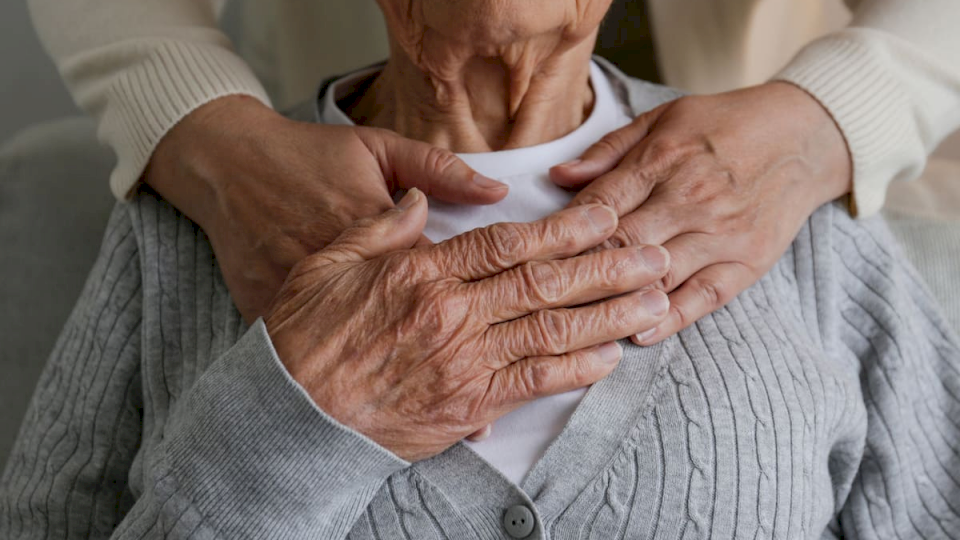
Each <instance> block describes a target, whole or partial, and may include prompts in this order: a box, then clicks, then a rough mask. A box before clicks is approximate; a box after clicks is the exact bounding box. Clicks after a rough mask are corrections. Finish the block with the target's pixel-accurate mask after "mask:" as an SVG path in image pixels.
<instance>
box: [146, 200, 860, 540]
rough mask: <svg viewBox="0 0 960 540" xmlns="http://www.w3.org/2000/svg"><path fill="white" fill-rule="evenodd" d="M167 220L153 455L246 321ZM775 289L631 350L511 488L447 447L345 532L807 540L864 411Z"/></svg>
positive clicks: (150, 299)
mask: <svg viewBox="0 0 960 540" xmlns="http://www.w3.org/2000/svg"><path fill="white" fill-rule="evenodd" d="M161 227H169V228H170V230H169V231H167V232H165V233H164V234H163V235H161V236H158V237H164V238H176V239H177V240H176V241H175V242H164V243H163V245H160V246H158V248H157V249H155V250H153V251H152V253H155V260H150V261H144V297H145V319H149V320H145V322H146V324H145V328H146V330H145V334H144V360H143V364H144V365H143V369H144V370H145V371H146V372H148V373H150V374H151V375H150V376H147V377H145V379H144V380H145V381H149V382H148V384H149V385H151V386H152V387H151V388H147V389H145V393H146V394H147V395H149V396H150V400H148V402H147V405H146V407H145V411H144V433H143V436H144V444H143V447H142V450H141V451H142V452H143V453H145V455H143V456H141V457H144V458H147V459H148V460H149V459H150V455H151V454H153V453H154V452H155V450H156V448H157V446H158V445H159V443H160V442H161V441H162V439H163V432H164V431H165V430H166V429H167V428H168V427H169V426H168V425H167V424H168V419H169V418H170V417H171V416H174V415H173V414H172V413H173V411H175V409H176V407H177V406H178V405H179V403H180V398H181V397H182V395H183V394H184V393H185V392H187V391H189V388H190V387H192V385H193V384H194V382H195V381H196V378H197V377H199V376H200V374H202V373H203V371H204V370H205V369H206V366H207V365H209V363H211V362H213V361H214V360H216V359H217V358H218V357H220V356H221V355H222V354H223V353H224V352H226V351H227V350H228V349H229V348H230V347H231V346H232V345H233V343H235V342H236V340H237V339H239V337H240V336H241V335H242V334H243V330H244V325H243V323H242V321H241V320H240V318H239V316H238V315H237V313H236V310H235V309H234V308H233V305H232V302H231V301H230V298H229V294H228V292H227V289H226V287H225V286H224V284H223V280H222V277H221V275H220V273H219V271H218V270H217V267H216V262H215V260H214V259H213V255H212V253H211V251H210V248H209V245H208V244H207V243H206V239H205V238H204V237H203V235H202V233H200V232H198V231H196V230H195V228H193V227H191V225H190V224H189V222H186V220H183V219H179V220H170V221H169V223H164V224H163V225H161ZM171 275H175V276H176V279H172V278H171V277H170V276H171ZM784 289H785V287H784V284H783V283H780V282H776V283H775V282H774V281H773V279H772V278H770V279H765V280H764V282H761V284H760V285H758V287H756V288H754V289H751V290H750V291H748V292H747V293H745V294H744V295H741V297H739V298H737V299H736V300H735V301H734V302H732V303H731V304H730V305H729V306H728V307H727V308H725V309H723V310H721V311H719V312H717V313H715V314H714V315H712V316H710V317H707V318H706V319H704V320H702V321H701V322H699V323H697V325H696V327H695V328H692V329H690V330H688V331H686V332H684V333H682V334H681V335H680V336H678V337H676V338H673V339H671V340H669V341H668V342H666V343H665V344H664V345H662V346H657V347H650V348H639V347H635V346H633V345H626V346H625V349H626V354H625V358H624V360H623V362H622V363H621V365H620V367H619V368H618V369H617V371H616V372H615V373H614V374H613V375H611V376H610V377H609V378H608V379H606V380H604V381H602V382H601V383H599V384H597V385H594V387H593V388H591V389H590V391H589V392H588V393H587V395H586V397H585V398H584V400H583V401H582V402H581V403H580V405H579V406H578V408H577V410H576V412H575V413H574V415H573V417H572V418H571V419H570V421H569V422H568V423H567V425H566V427H565V428H564V431H563V432H562V433H561V435H560V436H559V437H558V438H557V439H556V440H555V441H554V442H553V443H552V444H551V445H550V447H549V448H548V449H547V451H546V453H545V454H544V455H543V457H542V458H541V459H540V460H539V461H538V462H537V463H536V464H535V465H534V467H533V468H532V469H531V471H530V472H529V474H528V475H527V477H526V478H525V479H524V481H523V482H522V483H521V485H520V486H517V485H514V484H512V483H510V482H509V481H507V480H506V479H505V478H504V477H503V476H502V475H501V474H500V473H499V472H498V471H497V470H496V469H495V468H494V467H492V466H491V465H489V464H488V463H486V462H485V461H484V460H483V459H482V458H480V457H479V456H478V455H476V454H475V453H473V452H472V451H471V450H470V449H469V448H467V447H466V445H464V444H459V445H456V446H454V447H453V448H451V449H449V450H447V451H446V452H444V453H443V454H440V455H439V456H436V457H434V458H432V459H429V460H426V461H423V462H419V463H417V464H415V465H414V466H413V467H411V468H410V469H408V470H405V471H403V472H401V473H398V474H396V475H394V476H393V477H391V478H390V479H389V481H388V482H387V483H386V484H385V485H384V486H383V487H382V489H381V490H380V491H379V492H378V493H377V494H376V495H375V496H374V497H373V499H372V501H371V502H370V504H369V506H367V507H366V508H365V509H364V510H363V511H362V512H361V514H360V518H359V520H358V521H357V523H356V524H355V527H354V529H353V533H352V536H351V537H352V538H407V537H411V538H422V537H431V535H434V536H436V537H438V538H447V537H449V538H510V537H511V536H510V535H509V533H508V532H507V530H506V529H505V528H504V522H503V519H504V516H506V515H508V514H507V512H508V511H510V510H511V509H514V511H515V512H516V511H520V510H518V509H525V510H524V511H526V512H528V513H529V516H530V517H531V519H533V520H534V523H535V529H534V531H533V533H532V534H533V536H530V537H531V538H536V537H538V535H540V536H539V537H545V538H567V537H571V538H579V537H584V538H587V537H597V538H608V537H618V536H619V535H624V537H626V538H634V537H652V538H658V537H663V538H667V537H670V538H672V537H678V536H680V535H693V536H694V537H711V538H739V537H746V536H747V535H749V536H751V537H752V536H754V535H759V536H760V537H777V538H792V537H806V536H809V535H814V534H816V535H819V534H820V532H822V530H823V527H824V526H825V523H826V521H827V520H829V518H830V516H832V515H833V513H834V507H835V501H834V485H835V484H836V482H837V478H836V477H837V471H835V470H831V468H830V467H831V466H833V464H831V460H830V453H831V451H832V449H833V448H834V447H835V446H836V444H837V442H838V440H839V439H841V438H847V439H851V440H853V441H854V442H856V441H858V440H860V441H862V437H863V433H862V429H863V428H862V427H860V426H863V425H865V421H861V420H863V414H864V413H863V408H862V405H860V403H861V400H860V399H859V386H858V384H857V380H856V377H855V374H851V373H848V372H846V371H844V370H841V369H837V368H836V367H835V366H834V364H833V363H832V362H831V361H830V359H828V358H825V357H824V354H823V353H822V351H820V350H819V349H818V347H817V346H815V345H814V343H813V341H812V340H810V339H809V338H807V334H806V331H805V329H804V327H803V323H802V321H800V319H799V317H798V316H797V315H796V314H794V313H792V312H791V311H790V310H789V309H784V307H783V306H784V305H785V304H790V303H791V302H793V301H794V299H792V298H789V297H788V296H789V293H783V290H784ZM151 313H155V314H156V316H152V315H150V314H151ZM494 436H496V435H494ZM850 470H851V471H852V470H854V469H850ZM831 473H833V476H831ZM845 474H849V471H846V472H843V471H842V474H841V475H840V476H844V475H845ZM509 515H510V516H513V515H514V514H509ZM524 515H527V514H524ZM418 531H419V532H418ZM429 531H434V532H430V533H428V532H429Z"/></svg>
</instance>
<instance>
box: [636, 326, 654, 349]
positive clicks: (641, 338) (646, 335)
mask: <svg viewBox="0 0 960 540" xmlns="http://www.w3.org/2000/svg"><path fill="white" fill-rule="evenodd" d="M655 335H657V327H656V326H654V327H653V328H651V329H649V330H647V331H646V332H640V333H639V334H637V335H635V336H633V342H634V343H636V344H637V345H643V344H644V342H645V341H647V340H648V339H650V338H652V337H653V336H655Z"/></svg>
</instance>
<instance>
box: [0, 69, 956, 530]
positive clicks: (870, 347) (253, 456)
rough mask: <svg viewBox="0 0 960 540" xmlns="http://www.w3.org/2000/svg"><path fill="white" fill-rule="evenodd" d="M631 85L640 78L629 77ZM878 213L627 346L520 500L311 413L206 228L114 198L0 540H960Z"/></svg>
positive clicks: (806, 231) (155, 204) (918, 323)
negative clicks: (694, 319) (236, 302)
mask: <svg viewBox="0 0 960 540" xmlns="http://www.w3.org/2000/svg"><path fill="white" fill-rule="evenodd" d="M635 88H637V87H635ZM904 260H905V258H904V257H903V256H902V255H901V253H900V250H899V248H898V246H897V245H896V244H895V242H894V241H893V240H892V238H891V236H890V234H889V232H888V231H887V229H886V226H885V224H884V223H883V222H882V221H881V220H880V219H867V220H861V221H859V222H855V221H853V220H851V218H850V217H849V215H848V214H847V212H846V210H844V209H843V208H842V207H840V206H839V205H828V206H825V207H823V208H821V209H820V210H818V211H817V212H816V213H815V214H814V215H813V216H812V217H811V219H810V220H809V222H808V223H807V225H806V226H805V227H804V228H803V229H802V230H801V231H800V233H799V235H798V236H797V238H796V240H795V242H794V243H793V245H792V248H791V249H790V250H789V252H788V253H787V254H786V255H785V256H784V257H783V258H782V259H781V260H780V261H779V263H778V264H777V265H776V267H775V268H774V269H773V270H772V271H771V272H770V273H769V274H768V275H766V276H765V277H764V278H763V279H761V281H760V282H759V283H757V284H756V285H755V286H754V287H752V288H750V289H749V290H747V291H746V292H744V293H743V294H741V295H740V296H738V297H737V298H736V299H735V300H734V301H733V302H731V303H730V304H729V305H728V306H726V307H725V308H723V309H721V310H719V311H717V312H716V313H714V314H712V315H710V316H708V317H706V318H704V319H703V320H701V321H700V322H698V323H697V324H696V325H695V326H693V327H691V328H689V329H687V330H685V331H684V332H682V333H681V334H680V335H678V336H675V337H673V338H671V339H669V340H667V341H666V342H665V343H663V344H661V345H658V346H655V347H649V348H640V347H636V346H633V345H631V344H625V345H624V347H625V357H624V359H623V361H622V362H621V364H620V366H619V367H618V368H617V370H616V371H615V372H614V373H613V374H612V375H611V376H609V377H608V378H607V379H605V380H603V381H601V382H600V383H598V384H596V385H594V386H593V387H592V388H591V389H590V391H589V392H588V393H587V395H586V397H585V398H584V400H583V402H582V403H581V404H580V406H579V407H578V409H577V411H576V413H575V414H574V415H573V417H572V418H571V420H570V422H569V423H568V424H567V426H566V428H565V430H564V432H563V433H562V434H561V435H560V437H559V438H558V439H557V440H556V441H555V442H554V443H553V444H552V445H551V446H550V447H549V449H548V450H547V452H546V454H545V455H544V456H543V458H542V459H541V460H540V461H539V462H538V463H537V464H536V465H535V466H534V467H533V469H532V470H531V471H530V473H529V474H528V476H527V477H526V478H525V479H524V481H523V483H522V484H521V485H520V486H517V485H514V484H511V483H510V482H509V481H507V480H506V479H504V478H503V477H502V476H501V475H500V474H499V473H498V472H497V471H496V470H495V469H493V468H492V467H491V466H489V465H487V464H486V462H484V461H483V460H482V459H480V458H479V457H478V456H476V455H475V454H473V453H472V451H471V450H469V448H467V447H466V446H465V445H462V444H458V445H455V446H454V447H452V448H450V449H448V450H447V451H446V452H444V453H442V454H440V455H439V456H436V457H434V458H432V459H429V460H425V461H421V462H418V463H415V464H410V463H407V462H405V461H403V460H400V459H398V458H397V457H396V456H394V455H392V454H391V453H390V452H388V451H386V450H384V449H383V448H381V447H379V446H377V445H376V444H375V443H373V442H372V441H370V440H369V439H367V438H365V437H363V436H362V435H360V434H359V433H356V432H354V431H353V430H350V429H349V428H347V427H345V426H343V425H340V424H339V423H337V422H336V421H335V420H333V419H332V418H330V417H329V416H327V415H326V414H325V413H323V411H321V410H319V409H318V408H317V407H316V406H315V405H314V404H313V403H312V402H311V401H310V400H309V398H308V396H307V395H306V394H305V392H304V391H303V390H302V389H301V388H300V387H299V386H298V385H297V384H296V383H295V382H294V381H293V380H292V379H290V377H289V375H288V374H287V373H286V372H285V371H284V370H283V367H282V364H281V363H280V361H279V359H278V358H277V356H276V352H275V351H274V349H273V346H272V344H271V342H270V339H269V336H268V335H267V333H266V331H265V328H264V325H263V323H262V322H260V321H258V322H257V323H256V324H254V325H253V326H252V327H250V328H245V327H244V325H243V323H242V322H241V319H240V318H239V316H238V315H237V313H236V310H235V309H234V307H233V305H232V303H231V302H230V298H229V295H228V292H227V289H226V287H225V286H224V284H223V280H222V277H221V275H220V273H219V271H218V269H217V265H216V262H215V260H214V258H213V255H212V252H211V249H210V247H209V244H208V243H207V240H206V238H205V236H204V235H203V233H202V232H201V231H200V230H199V229H198V228H197V227H196V226H195V225H194V224H193V223H191V222H190V221H189V220H187V219H186V218H185V217H183V216H181V215H180V214H179V213H178V212H177V211H176V210H175V209H173V208H172V207H170V206H169V205H167V204H166V203H165V202H163V201H161V200H159V199H158V198H156V197H155V196H153V195H151V194H149V193H141V194H139V195H138V196H137V197H136V198H135V199H134V201H133V202H132V203H129V204H125V205H120V206H118V207H117V209H116V211H115V212H114V215H113V217H112V219H111V222H110V225H109V228H108V231H107V233H106V236H105V239H104V244H103V249H102V253H101V256H100V259H99V261H98V263H97V265H96V268H95V269H94V271H93V273H92V274H91V277H90V280H89V282H88V283H87V286H86V288H85V290H84V293H83V296H82V298H81V300H80V302H79V304H78V306H77V308H76V310H75V311H74V313H73V314H72V316H71V318H70V321H69V323H68V325H67V327H66V328H65V329H64V332H63V334H62V336H61V338H60V340H59V342H58V344H57V347H56V350H55V351H54V353H53V355H52V357H51V359H50V363H49V365H48V367H47V369H46V371H45V373H44V376H43V378H42V380H41V382H40V384H39V386H38V389H37V393H36V396H35V398H34V400H33V403H32V405H31V408H30V411H29V413H28V415H27V418H26V420H25V423H24V426H23V428H22V430H21V433H20V436H19V438H18V441H17V443H16V446H15V449H14V452H13V454H12V456H11V458H10V461H9V463H8V466H7V469H6V471H5V472H4V475H3V480H2V487H0V537H2V538H10V539H16V538H89V537H93V538H145V537H150V538H156V537H163V538H172V539H186V538H191V539H192V538H197V539H199V538H217V537H223V538H284V539H301V538H302V539H307V538H321V539H325V540H327V539H342V538H349V539H351V540H368V539H369V540H372V539H378V540H385V539H409V540H421V539H453V540H465V539H477V540H480V539H483V540H487V539H491V540H492V539H505V538H510V537H509V536H508V534H507V532H506V530H505V529H504V527H503V525H502V523H501V522H502V519H503V515H504V511H505V510H506V509H507V508H509V507H511V506H512V505H515V504H523V505H526V506H527V507H528V508H529V509H531V511H532V512H533V514H534V518H535V521H536V526H535V530H534V531H533V533H532V534H531V535H530V536H529V538H540V539H556V540H561V539H563V540H567V539H578V540H581V539H582V540H586V539H604V540H607V539H620V538H625V539H668V538H669V539H688V538H711V539H734V538H735V539H747V538H751V539H752V538H763V539H766V538H777V539H808V538H817V537H827V538H829V537H839V536H840V535H842V537H843V538H853V539H856V538H884V539H886V538H960V502H958V501H960V472H958V471H960V453H958V449H960V421H958V418H960V343H958V340H957V338H956V336H955V335H954V334H952V333H951V330H950V329H949V328H948V326H947V324H946V323H945V322H944V319H943V317H942V315H941V314H940V313H939V311H938V309H937V308H936V307H935V304H934V302H933V301H932V300H931V299H930V297H929V295H928V294H927V293H926V289H925V287H924V286H923V285H922V284H921V283H920V282H919V280H918V278H917V276H916V274H915V272H914V271H913V270H912V269H911V268H910V267H909V266H907V265H906V264H905V263H904Z"/></svg>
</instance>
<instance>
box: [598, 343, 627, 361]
mask: <svg viewBox="0 0 960 540" xmlns="http://www.w3.org/2000/svg"><path fill="white" fill-rule="evenodd" d="M597 356H599V357H600V361H601V362H603V363H605V364H615V363H617V362H619V361H620V357H622V356H623V348H622V347H620V344H619V343H617V342H616V341H612V342H610V343H604V344H603V345H601V346H600V347H598V348H597Z"/></svg>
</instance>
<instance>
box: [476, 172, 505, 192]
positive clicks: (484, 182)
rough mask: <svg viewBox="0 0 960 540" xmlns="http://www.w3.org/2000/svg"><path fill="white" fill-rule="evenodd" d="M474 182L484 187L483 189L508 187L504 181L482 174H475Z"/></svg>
mask: <svg viewBox="0 0 960 540" xmlns="http://www.w3.org/2000/svg"><path fill="white" fill-rule="evenodd" d="M473 183H474V184H476V185H478V186H480V187H482V188H483V189H503V188H505V187H507V185H506V184H504V183H503V182H497V181H496V180H494V179H493V178H490V177H487V176H484V175H482V174H475V175H473Z"/></svg>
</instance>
